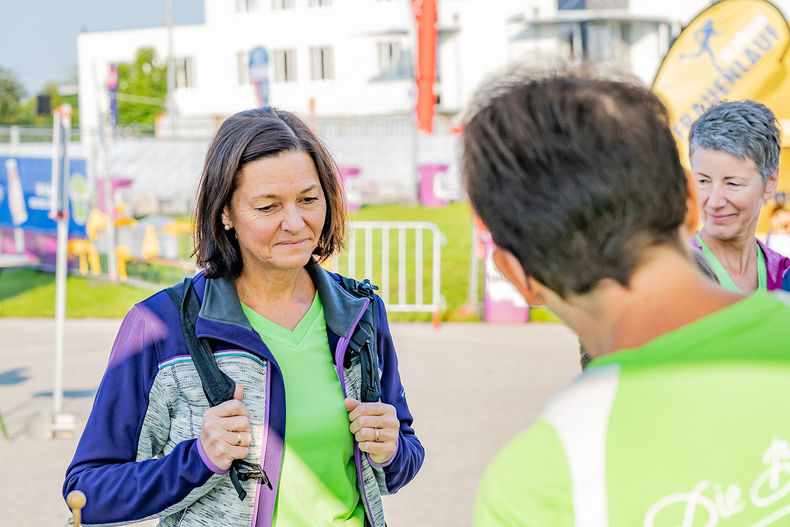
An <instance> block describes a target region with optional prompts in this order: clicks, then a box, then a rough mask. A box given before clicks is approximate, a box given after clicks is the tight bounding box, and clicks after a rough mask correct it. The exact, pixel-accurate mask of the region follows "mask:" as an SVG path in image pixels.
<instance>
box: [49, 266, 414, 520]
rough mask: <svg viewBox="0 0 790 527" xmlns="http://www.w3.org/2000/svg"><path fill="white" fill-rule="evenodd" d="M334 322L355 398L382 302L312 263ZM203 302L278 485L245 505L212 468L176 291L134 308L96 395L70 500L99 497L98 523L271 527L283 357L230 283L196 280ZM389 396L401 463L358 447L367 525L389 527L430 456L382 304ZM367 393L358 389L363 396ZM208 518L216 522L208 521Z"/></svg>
mask: <svg viewBox="0 0 790 527" xmlns="http://www.w3.org/2000/svg"><path fill="white" fill-rule="evenodd" d="M307 269H308V271H309V272H310V274H311V277H312V279H313V282H314V284H315V286H316V289H317V291H318V294H319V296H320V297H321V301H322V303H323V305H324V314H325V318H326V324H327V335H328V339H329V346H330V349H331V350H332V354H333V357H334V359H335V364H336V370H337V372H338V377H339V379H340V382H341V384H342V385H343V388H344V391H345V393H346V395H347V396H349V397H359V393H358V391H359V384H360V382H359V378H360V373H359V363H358V361H356V363H354V361H352V364H351V365H347V366H346V367H344V358H345V352H346V349H347V346H348V342H349V339H350V337H351V335H352V334H353V332H354V330H355V329H356V325H357V324H358V323H359V320H360V318H361V316H362V314H363V313H364V311H365V309H366V308H367V306H368V305H369V302H370V300H369V299H367V298H359V297H356V296H354V295H351V294H350V293H349V292H347V291H346V290H345V289H344V288H343V287H342V286H341V285H340V279H339V277H338V276H337V275H334V274H332V273H329V272H327V271H325V270H323V269H322V268H321V267H320V266H318V265H315V264H314V263H313V262H311V263H310V264H308V266H307ZM193 284H194V287H195V292H196V293H197V296H198V299H199V300H200V301H201V309H200V312H199V314H198V320H197V323H196V325H195V328H196V333H197V336H198V337H200V338H206V339H208V341H209V342H210V344H211V347H212V349H213V350H214V355H215V358H216V359H217V363H218V364H219V366H220V368H221V369H222V370H223V371H224V372H225V373H227V374H228V375H229V376H230V377H231V378H233V379H234V381H236V382H237V383H239V384H241V385H242V386H243V387H244V389H245V391H244V403H245V405H246V406H247V407H248V409H249V410H250V425H251V428H252V431H253V442H252V444H251V445H250V449H249V451H250V453H249V455H248V457H247V458H245V459H246V460H248V461H251V462H253V463H260V464H261V465H262V466H263V468H264V470H265V471H266V473H267V475H268V476H269V479H270V480H271V484H272V489H271V490H270V489H269V488H268V487H267V486H266V485H261V484H260V483H259V482H257V481H254V480H250V481H247V482H245V483H244V485H245V490H246V491H247V493H248V497H247V499H245V500H244V501H240V500H239V498H238V496H237V495H236V492H235V490H234V489H233V486H232V485H231V483H230V481H229V477H228V476H227V475H226V474H225V473H224V472H223V471H220V470H217V469H216V467H213V465H212V464H211V463H210V462H209V461H208V458H207V457H206V456H205V454H204V453H203V452H202V447H201V446H200V443H199V441H197V440H196V438H197V437H198V436H199V434H200V429H201V424H202V415H203V412H204V411H205V410H206V409H208V401H207V400H206V398H205V395H204V393H203V390H202V385H201V384H200V379H199V378H198V375H197V371H196V370H195V368H194V365H193V364H192V362H191V358H190V357H189V352H188V350H187V348H186V344H185V342H184V338H183V334H182V330H181V327H180V320H179V314H178V311H177V310H176V308H175V306H174V305H173V302H172V301H171V299H170V297H169V296H168V295H167V293H166V292H164V291H160V292H159V293H156V294H155V295H153V296H151V297H150V298H148V299H146V300H144V301H143V302H141V303H139V304H137V305H136V306H134V307H133V308H132V309H131V310H130V312H129V313H128V314H127V316H126V318H125V319H124V321H123V323H122V325H121V328H120V330H119V332H118V335H117V337H116V340H115V344H114V345H113V349H112V352H111V354H110V360H109V364H108V366H107V370H106V372H105V374H104V377H103V379H102V381H101V385H100V386H99V390H98V392H97V394H96V399H95V401H94V405H93V409H92V411H91V415H90V417H89V419H88V423H87V425H86V428H85V431H84V433H83V435H82V437H81V439H80V442H79V445H78V447H77V450H76V453H75V455H74V459H73V461H72V463H71V464H70V466H69V467H68V469H67V471H66V480H65V483H64V486H63V494H64V496H65V495H67V494H68V493H69V492H70V491H72V490H75V489H78V490H81V491H82V492H84V493H85V495H86V496H87V505H86V507H85V509H84V510H83V522H84V523H85V524H86V525H98V524H117V523H126V522H134V521H140V520H142V519H146V518H156V517H159V518H163V520H162V524H163V525H181V526H190V525H208V524H211V523H212V518H217V517H220V516H218V515H221V517H222V518H223V521H222V523H223V524H224V525H251V526H253V527H255V526H259V527H264V526H270V525H271V524H272V517H273V513H274V505H275V502H276V496H277V489H278V483H279V475H280V468H281V463H282V455H283V441H282V438H283V437H284V434H285V408H286V401H285V389H284V385H283V377H282V374H281V372H280V369H279V366H278V365H277V362H276V360H275V359H274V357H273V356H272V354H271V352H270V351H269V349H268V348H267V347H266V344H265V343H264V342H262V341H261V338H260V336H259V335H258V333H257V332H256V331H255V330H254V329H253V328H252V327H251V326H250V324H249V322H248V320H247V318H246V316H245V315H244V313H243V311H242V310H241V305H240V302H239V299H238V295H237V293H236V289H235V285H234V284H233V281H232V280H230V279H207V278H206V277H205V275H204V274H203V273H202V272H201V273H199V274H198V275H197V276H196V277H195V279H194V281H193ZM375 313H376V326H377V335H376V344H377V355H378V362H379V370H380V384H381V400H382V401H383V402H385V403H387V404H391V405H393V406H394V407H395V409H396V413H397V416H398V419H399V420H400V437H399V440H398V445H397V450H396V452H395V455H394V456H393V457H392V458H391V459H390V460H389V461H388V462H387V463H386V464H384V465H379V464H376V463H373V462H372V461H371V460H370V459H369V458H368V456H367V455H366V454H365V455H363V454H362V453H361V451H360V450H359V448H358V446H356V445H355V461H356V466H357V475H358V486H359V488H360V494H361V496H362V499H363V501H364V505H365V510H366V523H367V524H370V525H373V526H374V527H383V526H384V517H383V509H382V506H381V498H380V496H381V494H387V493H393V492H395V491H397V490H398V489H399V488H400V487H402V486H403V485H405V484H406V483H408V482H409V481H410V480H411V479H412V478H413V477H414V476H415V474H416V473H417V471H418V470H419V468H420V466H421V465H422V461H423V458H424V450H423V448H422V445H421V444H420V442H419V440H418V439H417V437H416V436H415V434H414V430H413V429H412V428H411V423H412V416H411V413H410V412H409V408H408V405H407V403H406V398H405V393H404V389H403V386H402V384H401V380H400V375H399V373H398V360H397V357H396V354H395V348H394V346H393V343H392V338H391V335H390V332H389V325H388V322H387V316H386V312H385V309H384V305H383V302H382V301H381V299H380V298H379V297H376V298H375ZM355 390H356V391H355ZM206 522H208V523H206Z"/></svg>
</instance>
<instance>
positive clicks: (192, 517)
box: [63, 108, 424, 527]
mask: <svg viewBox="0 0 790 527" xmlns="http://www.w3.org/2000/svg"><path fill="white" fill-rule="evenodd" d="M195 229H196V233H195V240H196V247H195V254H196V256H197V262H198V264H199V265H200V266H201V267H203V270H202V271H201V272H199V273H198V274H197V276H195V277H194V278H193V279H191V280H187V281H185V286H184V287H183V289H181V290H179V295H180V296H182V297H186V299H185V305H186V304H187V302H186V300H187V299H189V298H191V297H196V298H197V299H198V300H199V301H200V308H199V313H198V315H197V320H196V322H195V324H194V332H195V333H196V336H197V337H198V338H199V339H201V341H202V342H204V343H205V342H207V343H208V344H209V345H210V351H208V354H209V356H211V355H212V351H213V358H214V359H216V364H217V365H218V366H219V367H220V369H221V371H222V372H224V374H226V375H227V376H228V377H230V378H231V379H232V380H233V381H234V382H235V390H233V388H232V386H233V385H232V384H231V393H233V398H232V399H231V400H227V401H225V402H222V403H221V404H218V405H216V406H213V407H209V401H208V400H207V397H208V394H209V389H210V387H209V386H207V385H206V383H202V382H201V377H200V376H199V374H198V371H197V370H196V368H197V367H198V359H195V360H194V361H193V359H192V358H191V357H193V355H191V354H190V351H188V345H187V343H186V341H185V335H186V336H187V340H188V339H189V332H187V331H185V330H183V328H182V326H181V318H180V315H179V309H178V308H177V303H176V301H175V299H174V298H172V297H171V292H170V291H168V292H167V293H166V292H162V291H160V292H159V293H157V294H155V295H154V296H152V297H150V298H148V299H147V300H144V301H143V302H141V303H140V304H137V305H136V306H135V307H133V308H132V310H131V311H130V312H129V314H128V315H127V316H126V318H125V319H124V321H123V324H122V325H121V329H120V331H119V333H118V336H117V338H116V341H115V345H114V346H113V350H112V353H111V355H110V361H109V365H108V367H107V371H106V373H105V375H104V378H103V380H102V382H101V385H100V387H99V391H98V393H97V395H96V401H95V403H94V407H93V410H92V412H91V415H90V418H89V420H88V423H87V426H86V428H85V431H84V433H83V435H82V438H81V440H80V443H79V446H78V447H77V451H76V453H75V456H74V460H73V461H72V463H71V465H70V466H69V468H68V470H67V473H66V481H65V484H64V488H63V494H64V495H66V494H67V493H68V492H69V491H71V490H74V489H79V490H81V491H83V492H84V493H85V494H86V495H87V505H86V507H85V509H84V510H83V519H84V521H85V523H86V524H87V525H95V524H118V523H124V522H126V523H128V522H133V521H139V520H142V519H145V518H156V517H162V518H163V519H162V521H161V523H160V525H165V526H171V525H172V526H175V525H179V526H192V525H239V526H244V525H247V526H249V525H253V526H270V525H278V526H288V527H290V526H330V525H331V526H339V525H343V526H359V527H362V526H363V525H366V526H367V525H370V526H373V527H380V526H384V525H385V521H384V515H383V508H382V503H381V495H382V494H386V493H392V492H395V491H397V490H398V489H399V488H400V487H402V486H403V485H405V484H406V483H408V482H409V481H410V480H411V479H412V478H413V477H414V476H415V474H416V473H417V471H418V470H419V468H420V466H421V464H422V460H423V456H424V451H423V448H422V446H421V444H420V442H419V440H418V439H417V437H416V436H415V434H414V430H413V429H412V427H411V423H412V416H411V414H410V412H409V408H408V406H407V403H406V399H405V395H404V391H403V387H402V385H401V381H400V375H399V373H398V361H397V357H396V355H395V349H394V347H393V343H392V339H391V336H390V333H389V327H388V323H387V315H386V313H385V311H384V305H383V303H382V301H381V299H380V298H379V297H378V296H375V295H374V294H373V293H372V292H371V290H370V287H369V286H368V287H367V288H365V285H366V284H362V285H359V284H358V285H359V288H360V289H365V291H366V292H367V293H368V294H369V297H365V296H357V295H355V294H352V293H351V292H350V291H349V289H347V287H346V286H344V285H343V284H344V283H345V282H344V280H345V279H343V278H342V277H340V276H338V275H334V274H332V273H329V272H327V271H325V270H324V269H322V268H321V267H320V266H319V265H318V262H319V261H321V260H324V259H326V258H328V257H329V256H331V255H332V254H333V253H334V252H336V251H337V250H338V249H340V248H341V246H342V243H343V241H342V240H343V234H344V229H345V208H344V204H343V198H342V194H341V190H340V187H339V184H338V180H337V177H336V166H335V163H334V161H333V160H332V158H331V157H330V155H329V153H328V152H327V150H326V149H325V147H324V146H323V145H322V143H321V142H320V141H319V139H318V138H317V137H316V136H315V135H314V134H313V133H312V132H311V131H310V129H309V128H308V127H307V126H306V125H305V124H304V123H303V122H302V121H301V120H299V119H298V118H297V117H295V116H294V115H293V114H290V113H288V112H284V111H280V110H276V109H273V108H262V109H258V110H251V111H246V112H241V113H238V114H236V115H234V116H232V117H230V118H229V119H227V120H226V121H225V122H224V123H223V124H222V125H221V126H220V128H219V130H218V132H217V134H216V136H215V137H214V139H213V141H212V143H211V146H210V147H209V150H208V153H207V156H206V163H205V168H204V170H203V175H202V177H201V181H200V187H199V191H198V198H197V208H196V213H195ZM354 284H356V282H354ZM172 291H175V289H173V290H172ZM365 291H363V292H365ZM370 302H373V303H374V304H373V309H372V310H371V309H370V307H369V304H370ZM368 313H373V315H368ZM363 322H364V323H365V324H368V325H366V326H363ZM365 327H367V328H368V332H367V333H365V332H364V331H363V330H364V328H365ZM371 327H372V328H375V332H374V333H375V334H372V335H371V332H373V331H374V330H371V329H370V328H371ZM360 335H362V337H360ZM193 337H194V335H193ZM364 339H367V340H364ZM366 353H367V355H366ZM366 365H367V369H368V370H370V371H366ZM368 378H370V379H372V380H369V381H367V383H368V384H367V386H368V388H369V389H370V390H374V388H375V390H374V391H375V393H376V395H375V396H374V397H373V399H375V400H372V401H363V402H360V400H363V399H366V398H368V397H367V395H366V394H367V393H368V390H367V389H366V387H365V386H366V384H365V383H366V379H368ZM209 384H210V383H209ZM374 385H376V386H374ZM204 390H205V391H204ZM379 393H380V400H378V394H379ZM234 460H244V465H245V466H246V467H253V472H254V473H255V475H254V479H248V480H246V481H244V480H243V479H242V477H241V476H239V474H241V471H240V470H239V471H236V468H235V467H237V466H238V464H239V462H238V461H234ZM256 467H257V469H256ZM243 468H244V466H242V469H243ZM229 470H230V473H229ZM234 474H235V478H234ZM229 476H230V477H229ZM245 494H247V496H246V498H244V497H243V496H244V495H245ZM240 498H242V499H240Z"/></svg>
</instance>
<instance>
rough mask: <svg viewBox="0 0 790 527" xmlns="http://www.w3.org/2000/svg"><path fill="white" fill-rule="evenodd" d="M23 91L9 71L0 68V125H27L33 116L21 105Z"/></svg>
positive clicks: (23, 95)
mask: <svg viewBox="0 0 790 527" xmlns="http://www.w3.org/2000/svg"><path fill="white" fill-rule="evenodd" d="M24 97H25V89H24V88H23V87H22V84H21V83H20V82H19V81H18V80H17V78H16V77H15V76H14V75H13V74H12V73H11V72H9V71H6V70H3V69H2V68H0V124H29V123H31V122H32V121H33V118H34V115H33V114H30V113H29V111H28V110H27V109H26V108H25V107H24V105H23V104H22V99H23V98H24Z"/></svg>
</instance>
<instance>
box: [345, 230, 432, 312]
mask: <svg viewBox="0 0 790 527" xmlns="http://www.w3.org/2000/svg"><path fill="white" fill-rule="evenodd" d="M444 244H445V239H444V235H443V234H442V233H441V231H440V230H439V228H438V227H437V226H436V225H435V224H433V223H430V222H425V221H403V222H400V221H354V222H350V224H349V234H348V246H347V248H346V251H345V252H344V253H342V254H340V255H338V256H336V257H335V258H333V260H332V270H333V271H335V272H338V273H342V274H344V275H346V276H350V277H352V278H356V279H357V280H362V279H364V278H368V279H370V281H371V282H373V284H375V285H378V286H379V288H380V289H379V291H378V293H379V295H380V296H381V298H382V300H384V303H385V304H386V305H387V310H388V311H400V312H418V313H419V312H422V313H439V312H440V311H441V309H442V308H443V304H444V298H443V297H442V294H441V283H442V280H441V273H442V271H441V264H442V252H441V249H442V246H443V245H444Z"/></svg>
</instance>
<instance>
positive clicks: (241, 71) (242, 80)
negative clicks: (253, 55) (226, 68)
mask: <svg viewBox="0 0 790 527" xmlns="http://www.w3.org/2000/svg"><path fill="white" fill-rule="evenodd" d="M236 71H237V73H238V79H239V85H244V84H249V83H250V53H249V52H248V51H239V52H238V53H236Z"/></svg>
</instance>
